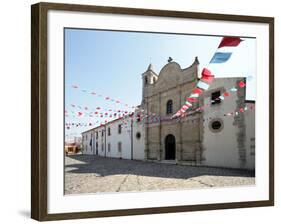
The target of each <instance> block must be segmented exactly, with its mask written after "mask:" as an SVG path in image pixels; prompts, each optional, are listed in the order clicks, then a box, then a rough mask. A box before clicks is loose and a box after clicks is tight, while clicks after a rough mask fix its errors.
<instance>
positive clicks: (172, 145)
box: [165, 135, 176, 160]
mask: <svg viewBox="0 0 281 224" xmlns="http://www.w3.org/2000/svg"><path fill="white" fill-rule="evenodd" d="M165 159H166V160H175V159H176V138H175V136H173V135H167V136H166V139H165Z"/></svg>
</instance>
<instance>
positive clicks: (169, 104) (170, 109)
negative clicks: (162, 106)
mask: <svg viewBox="0 0 281 224" xmlns="http://www.w3.org/2000/svg"><path fill="white" fill-rule="evenodd" d="M166 113H167V114H171V113H173V101H172V100H168V102H167V108H166Z"/></svg>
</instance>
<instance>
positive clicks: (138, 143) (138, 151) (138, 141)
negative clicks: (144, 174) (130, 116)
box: [133, 122, 145, 160]
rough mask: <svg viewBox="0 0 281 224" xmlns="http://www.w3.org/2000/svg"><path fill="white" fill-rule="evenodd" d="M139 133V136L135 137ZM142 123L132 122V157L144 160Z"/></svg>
mask: <svg viewBox="0 0 281 224" xmlns="http://www.w3.org/2000/svg"><path fill="white" fill-rule="evenodd" d="M137 133H140V138H137V137H136V135H137ZM144 136H145V133H144V124H143V123H142V122H134V125H133V158H134V159H136V160H144V145H145V141H144Z"/></svg>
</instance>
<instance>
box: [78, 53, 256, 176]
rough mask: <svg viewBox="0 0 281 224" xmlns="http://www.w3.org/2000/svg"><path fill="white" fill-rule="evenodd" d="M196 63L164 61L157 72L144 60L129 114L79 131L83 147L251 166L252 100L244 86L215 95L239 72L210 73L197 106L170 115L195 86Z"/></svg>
mask: <svg viewBox="0 0 281 224" xmlns="http://www.w3.org/2000/svg"><path fill="white" fill-rule="evenodd" d="M198 65H199V62H198V59H197V58H196V59H195V60H194V62H193V63H192V64H191V65H190V66H189V67H188V68H184V69H182V68H181V67H180V65H179V64H178V63H176V62H174V61H170V62H169V63H168V64H166V65H165V66H164V67H163V68H162V69H161V71H160V72H159V74H156V73H155V72H154V71H153V68H152V66H151V65H150V66H149V67H148V69H147V70H146V71H145V72H144V73H143V74H142V82H143V89H142V92H143V94H142V102H141V105H140V106H138V107H137V109H136V111H135V112H134V114H133V115H131V116H129V115H128V116H125V117H124V118H121V119H120V118H119V119H116V120H113V121H110V122H108V123H106V124H104V125H102V126H99V127H95V128H93V129H90V130H88V131H85V132H83V133H82V145H83V153H85V154H91V155H99V156H104V157H113V158H122V159H135V160H145V161H155V162H169V163H175V164H182V165H193V166H214V167H226V168H239V169H250V170H254V169H255V125H254V124H255V112H254V110H251V109H250V108H253V107H254V106H255V103H254V102H253V101H252V102H249V101H246V87H245V88H237V91H235V92H231V94H230V95H229V96H227V97H226V98H225V99H223V98H221V99H219V98H218V96H222V95H223V94H224V93H226V92H229V90H230V89H231V88H233V87H235V86H237V84H238V83H239V82H241V81H243V82H246V80H245V78H243V77H233V78H215V79H214V81H213V82H212V83H211V84H210V86H209V88H208V90H206V91H204V92H203V93H202V94H200V96H199V98H198V101H197V102H196V103H194V106H195V107H197V108H198V107H200V108H203V109H202V110H197V111H194V113H191V114H188V116H185V117H182V118H180V119H171V118H172V116H173V114H175V112H177V111H178V110H179V109H180V108H181V106H182V105H183V104H184V102H185V99H186V98H187V97H188V96H189V95H190V94H191V92H192V90H193V89H194V88H195V87H196V85H197V83H198V81H199V78H198V77H199V74H198ZM241 108H242V109H241ZM241 110H242V111H241ZM140 114H141V116H139V115H140ZM229 114H230V115H231V116H228V115H229Z"/></svg>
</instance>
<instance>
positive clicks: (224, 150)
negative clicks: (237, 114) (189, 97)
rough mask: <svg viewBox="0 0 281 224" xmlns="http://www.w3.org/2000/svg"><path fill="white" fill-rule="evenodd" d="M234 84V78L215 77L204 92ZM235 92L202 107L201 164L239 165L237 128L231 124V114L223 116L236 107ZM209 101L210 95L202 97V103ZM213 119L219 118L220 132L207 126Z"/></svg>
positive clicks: (232, 120) (232, 119)
mask: <svg viewBox="0 0 281 224" xmlns="http://www.w3.org/2000/svg"><path fill="white" fill-rule="evenodd" d="M235 85H236V79H227V80H225V79H215V80H214V82H213V84H212V85H211V86H210V88H209V90H208V91H207V92H206V93H211V92H214V91H215V90H216V89H217V88H220V87H224V88H225V89H227V90H228V89H230V88H232V87H233V86H235ZM236 100H237V96H236V94H231V95H230V96H229V97H227V99H225V100H224V101H222V102H221V103H220V104H215V105H210V106H207V107H206V108H205V109H204V115H203V119H204V122H203V126H204V127H203V129H204V130H203V132H204V134H203V148H204V151H203V158H204V159H205V160H204V161H203V162H202V164H204V165H207V166H219V167H231V168H237V167H239V158H238V155H239V154H238V147H237V141H236V133H237V131H238V128H237V127H236V126H233V122H234V118H233V116H229V117H224V114H225V113H228V112H233V111H235V109H236ZM210 103H211V96H208V97H205V98H204V105H206V104H210ZM213 119H221V120H222V122H223V128H222V130H221V131H220V132H212V131H211V130H210V128H209V125H210V122H212V120H213Z"/></svg>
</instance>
